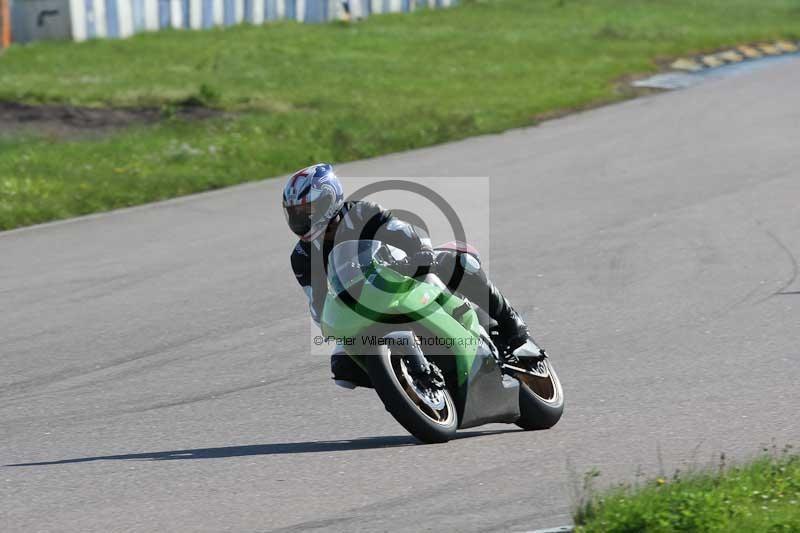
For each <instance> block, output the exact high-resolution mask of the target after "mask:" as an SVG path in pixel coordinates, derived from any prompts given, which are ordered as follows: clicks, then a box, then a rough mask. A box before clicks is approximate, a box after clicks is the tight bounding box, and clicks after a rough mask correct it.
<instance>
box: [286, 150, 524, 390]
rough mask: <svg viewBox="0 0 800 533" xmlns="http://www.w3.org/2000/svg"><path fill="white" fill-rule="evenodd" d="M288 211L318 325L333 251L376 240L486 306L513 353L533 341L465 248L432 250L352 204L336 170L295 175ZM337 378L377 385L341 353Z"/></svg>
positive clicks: (346, 383) (385, 214) (406, 229)
mask: <svg viewBox="0 0 800 533" xmlns="http://www.w3.org/2000/svg"><path fill="white" fill-rule="evenodd" d="M283 211H284V214H285V216H286V222H287V223H288V224H289V228H290V229H291V230H292V232H293V233H295V234H296V235H297V236H298V237H299V238H300V240H299V241H298V242H297V244H296V245H295V247H294V250H293V251H292V254H291V264H292V270H294V273H295V277H296V278H297V281H298V282H299V283H300V286H301V287H302V288H303V290H304V291H305V293H306V296H307V297H308V302H309V309H310V311H311V317H312V319H313V320H314V322H315V323H316V324H317V325H319V319H320V316H321V314H322V306H323V304H324V302H325V295H326V293H327V278H326V275H325V272H326V271H327V263H328V255H329V254H330V251H331V250H332V249H333V247H334V245H335V244H338V243H340V242H344V241H347V240H360V239H375V240H380V241H381V242H383V243H385V244H389V245H391V246H394V247H396V248H399V249H400V250H403V251H404V252H405V253H406V255H407V258H408V264H410V265H412V266H413V267H416V268H417V269H418V270H417V271H418V272H426V271H431V272H433V273H434V274H440V276H439V277H440V278H441V279H442V280H448V279H449V280H450V282H449V284H448V289H450V290H451V291H454V292H458V293H459V294H461V295H462V296H464V297H465V298H467V299H468V300H470V301H471V302H472V303H474V304H476V305H481V304H484V305H481V307H482V308H483V310H484V311H486V313H487V314H488V315H489V316H490V317H491V318H492V319H494V320H495V321H496V322H497V323H498V327H499V331H500V335H501V338H504V339H506V342H507V347H506V348H507V353H510V352H512V351H513V350H514V349H515V348H517V347H519V346H522V345H523V344H525V343H526V342H527V341H528V339H529V338H530V333H529V331H528V327H527V326H526V325H525V322H524V321H523V320H522V318H521V317H520V316H519V314H518V313H517V312H516V311H515V310H514V308H513V307H511V304H510V303H509V302H508V300H506V298H504V297H503V295H502V293H501V292H500V291H499V290H498V289H497V287H496V286H495V285H494V284H493V283H492V282H491V281H489V279H488V278H487V276H486V272H485V271H484V270H483V269H482V268H481V265H480V261H479V259H478V258H477V256H476V255H474V254H472V253H469V252H467V251H465V250H464V249H460V250H433V249H432V248H431V246H430V242H429V241H428V239H424V238H422V237H421V236H420V235H419V234H418V232H417V230H416V229H415V228H414V227H413V226H412V225H411V224H408V223H406V222H404V221H402V220H400V219H398V218H396V217H395V216H393V215H392V213H391V212H389V211H386V210H384V209H383V208H381V206H379V205H378V204H375V203H372V202H367V201H363V200H359V201H345V199H344V192H343V189H342V185H341V183H340V181H339V179H338V178H337V177H336V174H335V173H334V171H333V167H332V166H331V165H329V164H326V163H318V164H315V165H311V166H309V167H307V168H304V169H302V170H299V171H297V172H295V173H294V174H292V175H291V177H289V180H288V182H287V183H286V186H285V188H284V190H283ZM453 273H455V275H452V274H453ZM451 285H452V286H451ZM331 372H332V373H333V379H334V381H335V382H336V384H337V385H340V386H343V387H346V388H354V387H355V386H358V385H361V386H370V384H369V378H368V377H367V376H366V373H365V372H364V371H363V370H362V369H361V367H359V366H358V365H357V364H356V363H355V362H353V360H352V359H350V357H348V356H347V354H345V353H344V351H343V350H341V349H336V350H334V352H333V354H332V355H331Z"/></svg>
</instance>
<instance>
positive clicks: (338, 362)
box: [331, 348, 372, 389]
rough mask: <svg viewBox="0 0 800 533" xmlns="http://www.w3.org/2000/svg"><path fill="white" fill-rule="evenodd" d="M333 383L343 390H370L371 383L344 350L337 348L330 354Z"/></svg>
mask: <svg viewBox="0 0 800 533" xmlns="http://www.w3.org/2000/svg"><path fill="white" fill-rule="evenodd" d="M331 373H332V374H333V382H334V383H335V384H337V385H338V386H340V387H344V388H345V389H355V388H356V387H367V388H372V381H371V380H370V379H369V376H368V375H367V373H366V372H365V371H364V369H363V368H361V367H360V366H358V364H357V363H356V362H355V361H353V360H352V359H351V358H350V356H349V355H347V354H346V353H345V351H344V350H342V349H339V348H337V349H336V350H334V352H333V353H332V354H331Z"/></svg>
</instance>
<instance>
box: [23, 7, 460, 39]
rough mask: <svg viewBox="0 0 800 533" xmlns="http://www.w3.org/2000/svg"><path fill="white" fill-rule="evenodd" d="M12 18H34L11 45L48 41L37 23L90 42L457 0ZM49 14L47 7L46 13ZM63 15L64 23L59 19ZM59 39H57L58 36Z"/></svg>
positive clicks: (115, 10)
mask: <svg viewBox="0 0 800 533" xmlns="http://www.w3.org/2000/svg"><path fill="white" fill-rule="evenodd" d="M12 1H13V2H14V3H13V4H12V10H14V11H16V16H15V17H14V19H15V20H19V21H20V24H25V26H26V28H27V27H28V26H30V25H29V24H27V23H26V22H25V21H29V20H31V19H32V18H33V19H36V20H37V24H39V26H36V28H39V29H40V30H41V32H39V33H37V31H36V28H34V27H33V26H31V29H33V30H34V31H33V32H32V33H31V32H28V31H26V32H24V34H20V36H19V37H20V38H19V39H17V38H15V39H14V40H16V41H31V40H38V39H44V38H53V32H52V31H51V32H49V33H48V32H47V31H46V30H47V28H46V27H44V26H42V25H41V21H42V20H44V23H45V24H56V23H60V24H62V26H64V25H66V26H65V27H66V28H68V29H69V35H65V36H61V37H62V38H71V39H73V40H76V41H83V40H86V39H95V38H106V37H110V38H120V37H128V36H130V35H133V34H134V33H139V32H143V31H158V30H161V29H165V28H176V29H203V28H211V27H213V26H230V25H233V24H240V23H245V22H246V23H251V24H261V23H263V22H265V21H270V20H279V19H289V20H297V21H299V22H308V23H314V22H325V21H329V20H336V19H346V18H348V17H353V18H361V17H367V16H369V15H371V14H377V13H389V12H404V11H412V10H414V9H418V8H422V7H426V8H436V7H448V6H450V5H453V4H456V3H457V1H458V0H48V2H49V5H51V6H52V3H53V2H56V3H59V4H60V5H61V6H63V7H62V8H61V9H60V10H59V15H60V16H59V15H50V16H49V17H48V16H45V17H42V16H41V14H40V13H38V11H37V10H38V8H37V6H36V5H35V4H36V2H40V1H42V0H12ZM51 11H52V9H51ZM64 17H66V19H67V20H66V21H65V20H64ZM59 36H60V35H59Z"/></svg>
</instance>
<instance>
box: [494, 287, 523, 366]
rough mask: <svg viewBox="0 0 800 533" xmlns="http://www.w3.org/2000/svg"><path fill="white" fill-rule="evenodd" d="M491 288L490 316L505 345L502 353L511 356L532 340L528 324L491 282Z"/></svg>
mask: <svg viewBox="0 0 800 533" xmlns="http://www.w3.org/2000/svg"><path fill="white" fill-rule="evenodd" d="M487 283H488V286H489V316H490V317H492V319H493V320H495V321H496V322H497V325H498V330H499V333H500V338H501V339H502V340H503V343H504V348H505V349H504V350H502V352H503V353H504V354H506V355H507V356H510V355H511V354H512V353H513V352H514V350H516V349H517V348H519V347H520V346H522V345H523V344H525V343H527V342H528V341H529V340H531V335H530V331H529V330H528V326H527V324H525V321H524V320H522V317H521V316H520V315H519V313H517V311H516V310H515V309H514V308H513V307H511V303H510V302H509V301H508V300H507V299H506V298H505V297H504V296H503V294H502V293H501V292H500V290H499V289H498V288H497V287H496V286H495V285H494V284H493V283H492V282H491V281H488V280H487Z"/></svg>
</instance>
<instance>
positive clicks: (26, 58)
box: [0, 0, 800, 229]
mask: <svg viewBox="0 0 800 533" xmlns="http://www.w3.org/2000/svg"><path fill="white" fill-rule="evenodd" d="M798 20H800V7H798V4H797V0H758V1H756V0H703V1H702V2H698V1H697V0H669V1H658V2H654V1H652V0H593V1H592V2H584V1H577V0H537V1H531V0H471V1H470V0H463V5H462V6H460V7H458V8H455V9H448V10H433V11H420V12H416V13H413V14H410V15H385V16H377V17H373V18H370V19H368V20H366V21H363V22H360V23H357V24H353V25H345V24H338V23H333V24H326V25H320V26H313V27H310V26H302V25H298V24H295V23H276V24H271V25H267V26H262V27H252V26H239V27H234V28H227V29H218V30H212V31H203V32H180V31H167V32H162V33H156V34H147V35H138V36H136V37H134V38H131V39H128V40H124V41H109V40H103V41H101V40H98V41H91V42H85V43H80V44H76V43H37V44H34V45H30V46H14V47H12V48H10V49H9V50H7V52H6V53H5V54H4V55H2V56H0V100H7V101H19V102H28V103H42V102H47V103H65V104H69V105H84V106H155V107H159V108H161V109H163V110H164V115H165V117H167V118H165V120H163V121H161V122H160V123H158V124H157V125H150V126H141V125H140V126H136V127H131V128H128V129H125V130H123V131H118V132H116V133H114V134H111V135H106V136H103V137H101V138H91V139H85V138H84V139H78V138H74V139H73V138H70V139H64V138H60V137H55V136H50V137H48V136H47V135H44V136H43V135H42V134H37V133H31V132H30V131H27V130H25V131H23V130H21V129H19V128H15V127H4V128H3V130H0V229H8V228H13V227H17V226H22V225H27V224H33V223H37V222H43V221H48V220H53V219H58V218H65V217H70V216H75V215H80V214H86V213H92V212H96V211H101V210H107V209H112V208H117V207H123V206H129V205H135V204H140V203H144V202H148V201H153V200H159V199H164V198H170V197H173V196H177V195H182V194H187V193H191V192H197V191H203V190H208V189H213V188H218V187H223V186H227V185H231V184H235V183H240V182H243V181H248V180H254V179H260V178H263V177H266V176H274V175H279V174H283V173H286V172H288V171H290V170H292V169H294V168H297V167H300V166H302V165H305V164H308V163H310V162H312V161H316V160H327V161H333V162H342V161H348V160H354V159H360V158H364V157H370V156H375V155H379V154H383V153H387V152H393V151H399V150H406V149H412V148H417V147H421V146H425V145H431V144H435V143H440V142H444V141H450V140H454V139H459V138H463V137H467V136H472V135H476V134H483V133H491V132H497V131H502V130H505V129H509V128H514V127H520V126H526V125H531V124H534V123H536V121H537V120H538V119H539V118H540V117H542V116H547V115H551V114H553V113H556V112H559V111H563V110H568V109H575V108H581V107H584V106H588V105H595V104H598V103H604V102H610V101H614V100H617V99H620V98H624V97H625V96H626V95H625V94H623V93H620V92H618V91H616V90H615V87H614V81H615V80H618V79H620V78H621V77H622V76H624V75H628V74H631V73H645V72H651V71H655V70H657V67H656V63H655V60H656V59H658V58H663V57H670V56H676V55H679V54H684V53H689V52H693V51H699V50H711V49H716V48H719V47H722V46H729V45H734V44H737V43H742V42H752V41H757V40H761V39H776V38H781V37H783V38H798V37H800V23H798ZM187 103H190V104H195V105H196V104H202V105H206V106H210V107H215V108H219V109H222V110H227V111H231V112H232V113H227V114H225V116H223V117H220V118H216V119H211V120H204V121H192V122H187V121H183V120H181V119H178V118H174V117H173V118H169V117H170V116H171V110H173V109H174V108H175V107H176V106H180V105H184V104H187Z"/></svg>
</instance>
